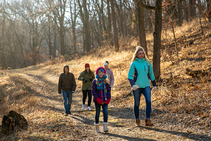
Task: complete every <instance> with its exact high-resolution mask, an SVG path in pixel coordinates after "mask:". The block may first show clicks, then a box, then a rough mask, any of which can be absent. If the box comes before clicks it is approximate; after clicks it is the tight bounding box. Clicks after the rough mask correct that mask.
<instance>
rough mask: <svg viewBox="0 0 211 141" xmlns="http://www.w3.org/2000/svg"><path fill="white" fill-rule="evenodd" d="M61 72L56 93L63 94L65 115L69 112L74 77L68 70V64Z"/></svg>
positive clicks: (73, 88) (74, 87) (74, 85)
mask: <svg viewBox="0 0 211 141" xmlns="http://www.w3.org/2000/svg"><path fill="white" fill-rule="evenodd" d="M63 71H64V72H63V73H62V74H61V75H60V77H59V83H58V93H59V94H61V93H62V95H63V99H64V109H65V116H68V114H71V112H70V110H71V104H72V94H73V93H74V91H75V89H76V82H75V77H74V75H73V74H72V73H70V72H69V66H68V65H65V66H64V68H63Z"/></svg>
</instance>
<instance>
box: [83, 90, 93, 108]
mask: <svg viewBox="0 0 211 141" xmlns="http://www.w3.org/2000/svg"><path fill="white" fill-rule="evenodd" d="M87 94H88V106H90V105H91V101H92V93H91V90H83V104H84V105H85V102H86V97H87Z"/></svg>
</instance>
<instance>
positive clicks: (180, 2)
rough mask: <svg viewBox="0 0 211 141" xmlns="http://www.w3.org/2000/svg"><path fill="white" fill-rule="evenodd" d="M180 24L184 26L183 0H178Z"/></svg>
mask: <svg viewBox="0 0 211 141" xmlns="http://www.w3.org/2000/svg"><path fill="white" fill-rule="evenodd" d="M177 7H178V17H179V19H178V24H179V26H182V22H183V19H182V0H178V6H177Z"/></svg>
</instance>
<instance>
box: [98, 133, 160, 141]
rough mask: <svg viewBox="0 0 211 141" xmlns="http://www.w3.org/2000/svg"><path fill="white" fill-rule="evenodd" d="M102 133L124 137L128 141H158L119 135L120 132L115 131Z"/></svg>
mask: <svg viewBox="0 0 211 141" xmlns="http://www.w3.org/2000/svg"><path fill="white" fill-rule="evenodd" d="M100 134H102V135H108V136H113V137H116V138H122V139H124V140H128V141H156V140H153V139H145V138H137V137H129V136H123V135H118V134H113V133H100Z"/></svg>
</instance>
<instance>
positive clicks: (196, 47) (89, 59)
mask: <svg viewBox="0 0 211 141" xmlns="http://www.w3.org/2000/svg"><path fill="white" fill-rule="evenodd" d="M204 26H205V27H206V26H207V25H206V23H204ZM204 30H205V34H206V35H207V34H209V33H210V30H209V29H208V28H204ZM175 31H176V37H177V40H178V52H179V56H178V58H177V56H176V53H175V47H174V41H173V34H172V31H171V29H169V30H166V31H164V30H163V35H162V44H163V48H162V50H161V55H162V56H161V77H162V78H163V80H164V81H163V82H162V83H160V84H159V85H160V86H159V88H158V91H157V92H155V93H154V94H153V95H152V100H153V106H154V108H156V109H159V110H161V111H171V112H174V113H180V114H181V113H187V114H189V113H192V114H193V115H195V116H200V117H202V119H204V120H203V121H204V123H203V124H204V125H207V124H208V122H209V120H207V119H210V115H209V114H206V113H211V112H210V106H211V96H210V93H209V91H210V78H209V77H204V78H201V79H193V78H192V77H190V76H188V75H187V74H185V70H186V68H191V69H193V70H202V69H204V70H207V69H209V68H210V67H211V63H210V60H211V58H210V54H211V52H210V46H211V43H210V41H209V40H210V39H209V38H205V39H203V38H202V36H200V26H199V22H198V21H193V22H191V23H184V24H183V26H182V27H176V28H175ZM195 34H199V36H197V37H196V38H195V37H194V38H188V37H190V36H191V35H195ZM190 39H192V40H194V43H193V45H186V43H187V42H188V41H189V40H190ZM147 41H148V50H149V58H150V60H152V54H153V53H152V50H153V36H152V34H148V35H147ZM128 43H130V44H128ZM120 45H121V47H120V51H119V52H114V47H111V46H105V47H102V48H98V49H94V50H92V51H91V53H90V54H87V55H83V56H82V55H78V56H77V57H75V58H73V59H72V60H71V61H67V62H66V61H64V58H56V59H54V60H51V61H47V62H45V63H42V64H39V65H36V66H30V67H27V68H24V69H19V70H16V71H34V73H36V71H37V69H39V70H42V71H43V72H46V73H51V74H54V75H56V76H59V74H60V73H61V72H62V71H63V66H64V65H65V64H68V65H69V66H70V72H72V73H74V75H75V78H76V79H77V78H78V76H79V74H80V73H81V72H82V71H83V70H84V64H85V63H89V64H90V66H91V70H92V71H94V72H95V70H96V69H97V68H98V67H100V66H103V64H104V62H105V61H106V60H107V61H109V62H110V68H111V70H112V71H113V73H114V76H115V82H114V87H113V88H112V99H113V100H115V99H117V101H115V102H117V103H118V105H119V103H123V101H124V104H122V105H119V106H126V105H125V104H131V103H133V98H132V96H131V95H130V92H131V87H130V84H129V82H128V78H127V75H128V70H129V67H130V63H131V59H132V55H133V52H134V51H135V47H136V46H137V39H135V38H132V39H125V40H123V39H121V42H120ZM197 58H205V59H202V60H200V59H199V60H197ZM177 59H178V60H179V61H176V60H177ZM45 75H46V74H43V76H45ZM208 80H209V81H208ZM4 81H7V79H5V80H4ZM76 83H77V89H78V90H80V89H81V82H80V81H78V80H76ZM5 84H8V85H9V84H11V82H9V80H8V82H5ZM3 85H4V83H3V82H1V83H0V87H1V86H3ZM13 87H15V86H14V85H12V86H11V87H10V88H8V87H6V89H5V90H4V92H6V93H7V92H12V91H11V89H13ZM18 92H19V93H18ZM18 92H16V93H15V94H16V96H18V95H20V94H24V93H26V92H24V91H21V89H19V91H18ZM118 99H120V100H118ZM12 100H14V99H12ZM25 100H26V101H25V102H26V103H28V105H29V106H35V105H36V104H37V101H39V100H40V99H39V98H38V97H27V98H25ZM11 102H12V101H10V103H11ZM115 102H114V104H115ZM141 103H142V106H144V102H143V100H142V102H141ZM19 106H20V108H18V109H24V108H26V107H21V104H20V105H19ZM204 117H205V118H204Z"/></svg>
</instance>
